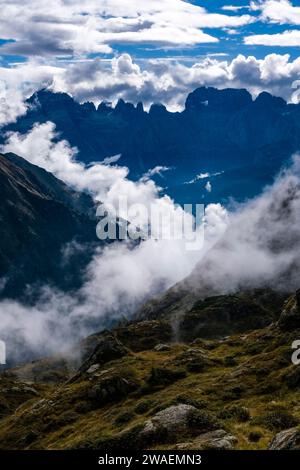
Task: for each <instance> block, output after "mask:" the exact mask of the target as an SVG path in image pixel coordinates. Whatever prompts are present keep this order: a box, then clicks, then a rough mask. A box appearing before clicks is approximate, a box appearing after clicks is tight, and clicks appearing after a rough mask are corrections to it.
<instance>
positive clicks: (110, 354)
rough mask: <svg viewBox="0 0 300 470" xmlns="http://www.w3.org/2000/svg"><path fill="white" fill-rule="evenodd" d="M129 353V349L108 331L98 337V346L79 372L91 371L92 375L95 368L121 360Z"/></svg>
mask: <svg viewBox="0 0 300 470" xmlns="http://www.w3.org/2000/svg"><path fill="white" fill-rule="evenodd" d="M128 353H129V351H128V349H127V348H125V346H124V345H123V344H122V343H121V341H119V340H118V338H117V337H116V336H115V335H114V334H113V333H111V332H109V331H106V332H104V333H102V334H101V335H100V336H99V337H98V339H97V346H96V347H95V349H94V351H93V353H92V354H91V355H90V356H89V358H88V359H87V360H86V361H85V362H84V363H83V364H82V366H81V367H80V369H79V372H80V373H83V372H86V371H89V373H91V368H92V367H93V366H97V367H96V368H98V367H100V366H102V365H104V364H106V363H107V362H110V361H113V360H115V359H120V358H121V357H123V356H126V355H127V354H128ZM96 368H95V370H96Z"/></svg>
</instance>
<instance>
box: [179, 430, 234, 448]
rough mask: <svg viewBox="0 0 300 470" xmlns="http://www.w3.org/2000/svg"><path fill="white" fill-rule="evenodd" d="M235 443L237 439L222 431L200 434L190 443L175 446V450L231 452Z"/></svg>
mask: <svg viewBox="0 0 300 470" xmlns="http://www.w3.org/2000/svg"><path fill="white" fill-rule="evenodd" d="M236 443H237V438H236V437H235V436H233V435H232V434H229V433H227V432H226V431H224V430H223V429H218V430H216V431H211V432H207V433H204V434H200V436H198V437H196V438H195V439H193V440H192V441H190V442H183V443H180V444H177V445H176V446H175V449H176V450H231V449H233V448H234V445H235V444H236Z"/></svg>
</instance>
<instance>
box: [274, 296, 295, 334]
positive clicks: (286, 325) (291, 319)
mask: <svg viewBox="0 0 300 470" xmlns="http://www.w3.org/2000/svg"><path fill="white" fill-rule="evenodd" d="M278 326H279V328H281V329H282V330H284V331H289V330H294V329H296V328H299V327H300V289H299V290H298V291H297V292H296V294H295V295H294V296H292V297H290V298H289V299H288V301H287V302H286V303H285V305H284V308H283V310H282V313H281V315H280V318H279V320H278Z"/></svg>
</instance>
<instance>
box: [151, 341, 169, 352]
mask: <svg viewBox="0 0 300 470" xmlns="http://www.w3.org/2000/svg"><path fill="white" fill-rule="evenodd" d="M170 349H171V346H169V345H168V344H163V343H161V344H157V345H156V346H154V350H155V351H158V352H162V351H170Z"/></svg>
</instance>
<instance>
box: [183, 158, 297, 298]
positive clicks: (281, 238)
mask: <svg viewBox="0 0 300 470" xmlns="http://www.w3.org/2000/svg"><path fill="white" fill-rule="evenodd" d="M299 269H300V157H299V156H295V157H294V158H293V161H292V164H291V166H290V167H289V168H285V169H283V170H282V172H281V174H280V175H279V176H278V178H277V180H276V181H275V182H274V184H273V185H272V186H271V187H268V188H267V189H266V190H265V191H264V193H263V194H262V195H261V196H258V197H257V198H255V199H253V200H251V201H249V202H248V203H245V204H241V205H238V206H237V207H236V210H235V211H233V212H232V213H230V214H229V220H228V227H227V230H226V231H225V233H224V235H223V236H222V238H221V239H220V241H219V242H218V243H217V244H216V245H215V246H214V247H213V249H212V250H210V251H209V252H208V253H207V254H206V255H205V256H204V258H203V259H202V261H201V262H200V263H199V264H198V265H197V267H196V269H195V270H194V272H193V273H192V275H191V276H190V278H189V280H190V282H191V284H190V285H193V286H194V287H195V288H196V289H197V290H198V291H200V293H201V291H202V292H203V293H205V292H206V294H207V293H210V294H211V293H218V294H221V293H228V292H235V291H237V290H239V289H247V288H256V287H264V286H268V287H271V288H274V289H277V290H283V291H288V292H293V291H295V290H297V289H299Z"/></svg>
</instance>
